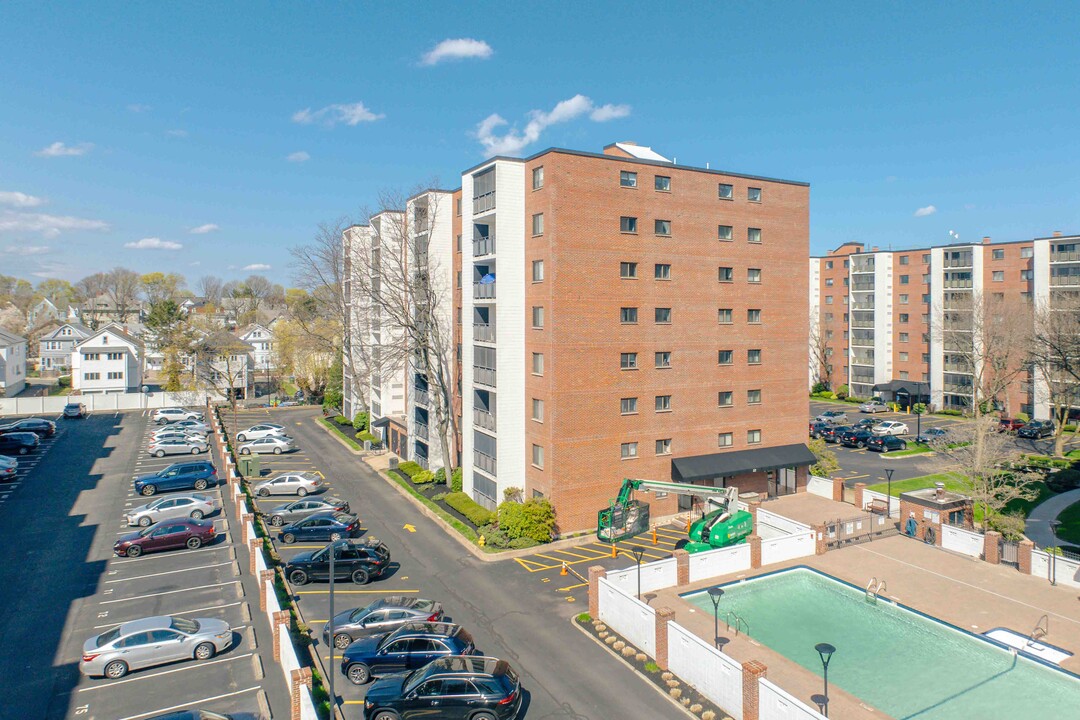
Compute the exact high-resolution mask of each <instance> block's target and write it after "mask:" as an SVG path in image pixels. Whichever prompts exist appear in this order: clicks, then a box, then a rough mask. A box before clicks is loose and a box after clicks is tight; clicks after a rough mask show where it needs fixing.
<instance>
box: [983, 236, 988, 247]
mask: <svg viewBox="0 0 1080 720" xmlns="http://www.w3.org/2000/svg"><path fill="white" fill-rule="evenodd" d="M982 244H983V245H989V244H990V236H989V235H983V241H982Z"/></svg>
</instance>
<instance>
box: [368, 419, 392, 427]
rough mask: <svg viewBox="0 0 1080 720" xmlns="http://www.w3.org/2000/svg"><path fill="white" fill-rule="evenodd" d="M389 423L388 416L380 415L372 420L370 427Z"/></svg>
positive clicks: (383, 425)
mask: <svg viewBox="0 0 1080 720" xmlns="http://www.w3.org/2000/svg"><path fill="white" fill-rule="evenodd" d="M389 424H390V418H384V417H381V418H379V419H378V420H375V421H374V422H372V423H371V427H373V428H377V427H387V426H388V425H389Z"/></svg>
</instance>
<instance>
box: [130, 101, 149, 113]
mask: <svg viewBox="0 0 1080 720" xmlns="http://www.w3.org/2000/svg"><path fill="white" fill-rule="evenodd" d="M127 109H128V110H130V111H131V112H133V113H144V112H150V109H151V108H150V106H149V105H142V104H140V103H131V104H130V105H128V106H127Z"/></svg>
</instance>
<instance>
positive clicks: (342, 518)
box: [334, 513, 352, 525]
mask: <svg viewBox="0 0 1080 720" xmlns="http://www.w3.org/2000/svg"><path fill="white" fill-rule="evenodd" d="M334 520H335V521H337V522H339V523H341V524H342V525H348V524H349V523H351V522H352V515H346V514H345V513H334Z"/></svg>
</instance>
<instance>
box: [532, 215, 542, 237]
mask: <svg viewBox="0 0 1080 720" xmlns="http://www.w3.org/2000/svg"><path fill="white" fill-rule="evenodd" d="M532 223H533V224H532V234H533V235H543V234H544V213H536V214H535V215H533V216H532Z"/></svg>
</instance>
